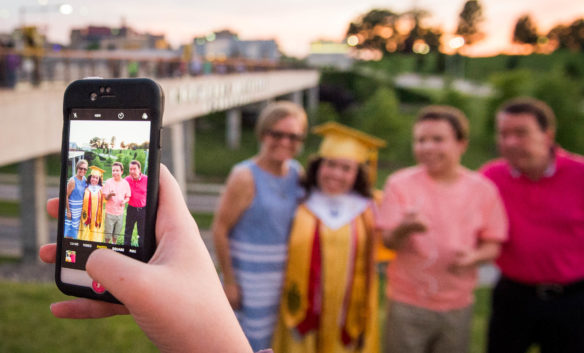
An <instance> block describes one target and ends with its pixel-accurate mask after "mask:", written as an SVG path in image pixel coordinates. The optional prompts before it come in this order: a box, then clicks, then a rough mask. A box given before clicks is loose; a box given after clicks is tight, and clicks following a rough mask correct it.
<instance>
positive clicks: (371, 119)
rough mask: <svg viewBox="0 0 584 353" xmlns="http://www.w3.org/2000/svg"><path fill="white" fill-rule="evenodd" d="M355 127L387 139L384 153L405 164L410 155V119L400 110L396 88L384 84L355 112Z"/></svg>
mask: <svg viewBox="0 0 584 353" xmlns="http://www.w3.org/2000/svg"><path fill="white" fill-rule="evenodd" d="M356 117H357V119H358V121H357V124H356V127H357V128H358V129H360V130H362V131H364V132H366V133H369V134H372V135H374V136H377V137H379V138H382V139H384V140H386V141H387V148H385V149H383V150H382V151H381V152H380V153H381V156H383V157H385V158H387V159H389V160H390V161H392V162H397V163H398V164H400V165H406V164H407V163H408V162H409V161H410V160H411V158H409V157H410V155H411V154H410V142H409V141H410V124H411V122H410V121H409V120H408V119H407V118H406V117H404V116H403V115H402V114H401V113H400V111H399V100H398V98H397V96H396V94H395V91H394V90H393V89H391V88H388V87H383V86H381V87H380V88H378V89H377V90H376V91H375V94H373V96H371V97H370V98H369V99H368V100H367V101H366V102H365V103H364V104H363V106H362V107H361V108H359V110H358V111H357V112H356Z"/></svg>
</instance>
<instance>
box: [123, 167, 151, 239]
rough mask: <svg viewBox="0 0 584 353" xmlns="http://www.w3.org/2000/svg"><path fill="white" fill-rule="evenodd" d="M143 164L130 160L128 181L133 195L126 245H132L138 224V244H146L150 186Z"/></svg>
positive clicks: (127, 213) (128, 217)
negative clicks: (147, 192)
mask: <svg viewBox="0 0 584 353" xmlns="http://www.w3.org/2000/svg"><path fill="white" fill-rule="evenodd" d="M141 170H142V165H141V164H140V162H139V161H135V160H134V161H131V162H130V175H128V176H127V177H126V181H127V182H128V184H130V190H131V193H132V195H131V196H130V201H129V202H128V209H127V212H126V231H125V236H124V245H127V246H130V245H132V233H133V232H134V225H137V226H138V246H139V247H142V245H143V244H144V235H145V232H144V225H145V222H146V218H145V216H146V189H147V186H148V177H147V176H146V175H144V174H142V172H141Z"/></svg>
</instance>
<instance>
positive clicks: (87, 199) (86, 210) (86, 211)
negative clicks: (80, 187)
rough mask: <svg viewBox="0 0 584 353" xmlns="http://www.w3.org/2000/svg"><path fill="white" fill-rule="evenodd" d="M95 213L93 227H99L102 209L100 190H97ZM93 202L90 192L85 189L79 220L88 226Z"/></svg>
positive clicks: (90, 220)
mask: <svg viewBox="0 0 584 353" xmlns="http://www.w3.org/2000/svg"><path fill="white" fill-rule="evenodd" d="M97 196H98V198H97V215H96V217H95V220H94V221H95V228H100V227H101V219H102V217H101V216H102V209H103V197H101V190H99V191H98V192H97ZM92 208H93V202H92V192H91V191H90V190H89V189H85V194H84V195H83V209H82V212H81V220H82V222H83V224H85V225H86V226H90V225H91V222H92V221H93V220H92V219H91V217H92V215H93V212H92Z"/></svg>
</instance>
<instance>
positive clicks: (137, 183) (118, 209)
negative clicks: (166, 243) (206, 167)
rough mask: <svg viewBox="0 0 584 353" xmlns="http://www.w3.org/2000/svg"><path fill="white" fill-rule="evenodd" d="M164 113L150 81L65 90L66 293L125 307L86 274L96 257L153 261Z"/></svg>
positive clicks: (62, 214) (62, 203) (62, 198)
mask: <svg viewBox="0 0 584 353" xmlns="http://www.w3.org/2000/svg"><path fill="white" fill-rule="evenodd" d="M163 110H164V94H163V92H162V89H161V87H160V86H159V85H158V84H157V83H156V82H154V81H152V80H150V79H142V78H137V79H100V78H88V79H82V80H78V81H74V82H72V83H71V84H70V85H69V86H68V87H67V89H66V90H65V95H64V100H63V119H64V121H63V142H62V149H61V179H60V193H59V227H58V234H57V261H56V270H55V280H56V283H57V286H58V287H59V289H60V290H61V291H62V292H63V293H65V294H68V295H74V296H78V297H86V298H92V299H100V300H105V301H109V302H118V301H117V299H116V298H115V297H114V296H112V295H111V294H110V293H109V292H107V291H106V290H105V289H104V288H103V286H102V285H101V284H100V283H97V282H95V281H93V280H92V279H91V277H90V276H89V275H88V274H87V272H86V271H85V264H86V262H87V259H88V257H89V255H90V254H91V252H93V251H94V250H96V249H99V248H108V249H112V250H113V251H117V252H119V253H122V254H124V255H127V256H130V257H132V258H135V259H137V260H140V261H144V262H146V261H148V260H149V259H150V258H151V257H152V255H153V253H154V250H155V248H156V240H155V233H154V231H155V224H156V211H157V206H158V176H159V166H160V130H161V123H162V114H163Z"/></svg>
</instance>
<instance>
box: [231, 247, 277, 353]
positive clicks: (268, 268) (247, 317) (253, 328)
mask: <svg viewBox="0 0 584 353" xmlns="http://www.w3.org/2000/svg"><path fill="white" fill-rule="evenodd" d="M230 250H231V257H232V262H233V267H234V272H235V277H236V280H237V283H238V284H239V286H240V288H241V297H242V303H241V309H240V310H237V311H236V312H235V314H236V316H237V319H238V320H239V323H240V325H241V327H242V329H243V332H244V333H245V335H246V337H247V339H248V340H249V342H250V344H251V346H252V348H253V351H254V352H255V351H258V350H261V349H266V348H270V347H271V344H272V336H273V334H274V330H275V328H276V324H277V322H278V312H279V306H280V296H281V290H282V284H283V280H284V269H285V265H286V257H287V250H288V246H287V244H284V245H258V244H251V243H243V242H240V241H235V240H232V241H231V242H230Z"/></svg>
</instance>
